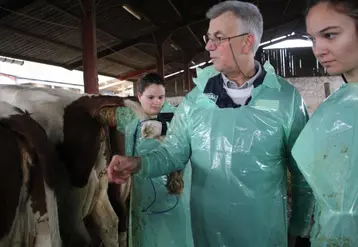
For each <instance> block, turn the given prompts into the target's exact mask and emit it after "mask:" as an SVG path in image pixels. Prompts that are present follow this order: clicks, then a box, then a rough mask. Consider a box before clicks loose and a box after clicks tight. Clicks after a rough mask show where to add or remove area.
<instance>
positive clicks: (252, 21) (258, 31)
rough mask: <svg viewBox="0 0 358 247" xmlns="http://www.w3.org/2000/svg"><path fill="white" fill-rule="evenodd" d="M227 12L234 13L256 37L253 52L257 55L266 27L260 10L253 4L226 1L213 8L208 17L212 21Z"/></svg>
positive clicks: (243, 25) (207, 14)
mask: <svg viewBox="0 0 358 247" xmlns="http://www.w3.org/2000/svg"><path fill="white" fill-rule="evenodd" d="M226 12H232V13H233V14H234V15H235V16H236V17H237V18H238V19H239V20H240V21H241V24H242V27H243V28H244V29H245V30H246V31H247V32H249V33H251V34H253V35H254V37H255V44H254V47H253V52H254V53H256V51H257V49H258V48H259V45H260V42H261V38H262V33H263V25H264V24H263V20H262V15H261V13H260V10H259V9H258V8H257V7H256V6H255V5H254V4H252V3H248V2H241V1H225V2H221V3H218V4H216V5H214V6H213V7H211V8H210V9H209V10H208V12H207V13H206V17H207V18H208V19H210V20H211V19H215V18H217V17H218V16H220V15H222V14H224V13H226Z"/></svg>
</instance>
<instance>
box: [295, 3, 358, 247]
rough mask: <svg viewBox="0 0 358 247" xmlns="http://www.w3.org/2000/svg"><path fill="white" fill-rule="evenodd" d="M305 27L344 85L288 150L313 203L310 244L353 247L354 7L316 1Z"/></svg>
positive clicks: (357, 91)
mask: <svg viewBox="0 0 358 247" xmlns="http://www.w3.org/2000/svg"><path fill="white" fill-rule="evenodd" d="M306 26H307V33H308V36H309V37H310V38H311V40H312V43H313V52H314V54H315V56H316V58H317V59H318V61H319V62H320V63H321V64H322V66H323V67H325V68H326V70H327V72H328V74H330V75H341V76H342V77H343V79H344V81H345V83H343V85H342V86H341V87H340V88H339V89H338V90H337V91H336V92H334V93H333V94H332V95H331V96H330V97H328V98H327V99H326V100H325V102H323V103H322V104H321V105H320V106H319V107H318V109H317V110H316V111H315V112H314V114H313V115H312V117H311V119H310V120H309V122H308V123H307V125H306V126H305V128H304V130H303V131H302V132H301V134H300V136H299V138H298V139H297V141H296V143H295V145H294V148H293V150H292V154H293V156H294V158H295V160H296V161H297V164H298V167H299V169H300V170H301V172H302V174H303V175H304V176H305V178H306V180H307V182H308V183H309V185H310V186H311V188H312V190H313V192H314V195H315V199H316V204H315V215H314V221H315V223H314V225H313V229H312V232H311V244H312V246H313V247H328V246H340V247H343V246H344V247H353V246H354V247H356V246H358V200H357V199H358V182H357V174H358V151H357V146H358V131H357V130H356V128H357V127H358V1H357V0H318V1H316V2H315V4H314V5H313V6H312V7H311V8H310V9H309V11H308V13H307V16H306ZM356 125H357V126H356Z"/></svg>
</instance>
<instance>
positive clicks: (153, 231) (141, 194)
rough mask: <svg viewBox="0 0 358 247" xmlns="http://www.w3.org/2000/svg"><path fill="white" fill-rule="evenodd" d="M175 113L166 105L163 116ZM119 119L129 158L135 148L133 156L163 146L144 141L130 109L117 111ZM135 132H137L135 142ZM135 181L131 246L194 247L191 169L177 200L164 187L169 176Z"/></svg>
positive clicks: (151, 140)
mask: <svg viewBox="0 0 358 247" xmlns="http://www.w3.org/2000/svg"><path fill="white" fill-rule="evenodd" d="M174 110H175V107H173V106H171V105H170V104H169V103H167V102H166V103H165V104H164V106H163V108H162V110H161V112H174ZM116 119H117V129H118V130H119V131H121V132H122V133H125V146H126V148H125V149H126V155H132V152H133V146H134V145H135V150H134V155H143V154H145V153H147V152H149V151H151V150H152V149H154V148H155V147H157V146H158V145H159V144H160V143H159V142H158V141H157V140H154V139H144V138H141V132H140V125H138V124H139V120H138V118H137V117H136V115H135V114H134V112H132V111H131V110H130V109H129V108H126V107H120V108H118V109H117V110H116ZM136 128H138V130H137V134H136V139H134V134H135V130H136ZM134 140H135V141H134ZM132 179H133V180H132V182H133V183H132V191H131V203H130V205H131V210H130V211H131V214H130V227H129V246H130V247H184V246H185V247H186V246H188V247H192V246H194V245H193V236H192V232H191V222H190V204H189V199H190V187H191V186H190V184H191V166H190V165H188V166H187V167H186V168H185V171H184V191H183V194H182V195H181V196H180V197H179V198H178V199H177V197H176V196H175V195H168V192H167V188H166V187H165V184H166V181H167V176H161V177H160V176H158V177H157V178H153V179H151V180H150V179H148V178H144V179H143V178H140V177H138V176H133V177H132ZM151 181H152V183H153V184H152V183H151ZM153 186H154V188H155V189H154V188H153ZM153 201H154V204H152V203H153ZM151 204H152V206H150V205H151ZM173 207H174V208H173ZM143 211H145V212H143ZM165 211H167V212H165Z"/></svg>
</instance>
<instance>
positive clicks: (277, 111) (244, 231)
mask: <svg viewBox="0 0 358 247" xmlns="http://www.w3.org/2000/svg"><path fill="white" fill-rule="evenodd" d="M264 69H265V70H266V72H267V74H266V75H265V77H264V80H263V82H262V84H261V85H259V86H257V87H255V88H254V89H253V91H252V95H251V96H252V99H251V101H250V102H249V103H248V105H245V106H241V107H238V108H219V107H218V106H217V105H216V103H215V99H216V98H215V95H213V94H210V95H208V94H204V93H203V92H204V88H205V86H206V84H207V82H208V79H209V78H211V77H213V76H215V75H217V74H218V72H217V71H215V69H214V68H213V67H207V68H205V69H204V70H201V69H198V70H197V78H194V82H195V83H196V87H195V88H194V89H193V90H192V91H191V92H190V93H189V94H188V95H186V97H185V98H184V100H183V101H182V102H181V104H180V105H179V106H178V109H177V110H176V112H175V116H174V118H173V119H172V122H171V125H170V127H169V130H168V133H167V135H166V139H165V140H164V143H163V144H162V145H160V146H158V147H157V148H156V149H155V150H153V151H151V152H149V153H147V154H146V155H141V158H142V168H141V170H140V172H139V173H138V175H139V176H141V177H157V176H160V175H163V174H167V173H169V172H171V171H174V170H177V169H183V168H184V167H185V165H186V164H187V163H188V161H189V160H190V161H191V165H192V184H191V186H192V188H191V198H190V203H191V208H190V210H191V220H192V230H193V237H194V244H195V247H224V246H225V247H287V234H288V231H289V232H290V234H291V235H301V236H305V235H306V234H307V231H308V229H309V226H310V218H311V214H312V210H313V195H312V192H311V189H310V188H309V186H308V184H307V183H306V181H305V179H304V177H303V176H302V174H301V173H300V172H299V170H298V169H297V166H296V164H295V162H294V160H293V158H292V156H291V155H290V154H291V152H290V151H291V148H292V146H293V144H294V142H295V141H296V138H297V136H298V135H299V133H300V132H301V130H302V129H303V127H304V125H305V124H306V122H307V120H308V114H307V111H306V107H305V105H304V103H303V100H302V97H301V96H300V94H299V93H298V91H297V90H296V89H295V87H293V86H292V85H291V84H289V83H288V82H287V81H285V80H284V79H282V78H281V77H279V76H277V75H276V74H275V72H274V69H273V67H272V66H271V65H269V64H266V65H265V68H264ZM287 167H288V168H289V170H290V171H291V173H292V186H293V188H292V193H293V201H292V217H291V220H290V227H289V229H288V227H287V214H286V207H287V206H286V205H287V204H286V201H287V200H286V199H287V197H286V178H287V174H286V171H287V169H286V168H287Z"/></svg>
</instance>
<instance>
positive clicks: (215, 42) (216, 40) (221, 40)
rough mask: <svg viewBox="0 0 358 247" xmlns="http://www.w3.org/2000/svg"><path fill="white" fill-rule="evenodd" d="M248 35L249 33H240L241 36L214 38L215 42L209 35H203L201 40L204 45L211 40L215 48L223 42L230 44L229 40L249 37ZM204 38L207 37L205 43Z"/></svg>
mask: <svg viewBox="0 0 358 247" xmlns="http://www.w3.org/2000/svg"><path fill="white" fill-rule="evenodd" d="M249 34H250V33H242V34H238V35H234V36H231V37H226V38H221V37H216V38H215V40H214V39H212V38H210V37H209V35H207V34H204V35H203V40H204V43H205V45H206V44H207V43H208V42H209V41H210V40H211V42H213V44H214V45H215V46H219V45H221V43H222V42H223V41H225V40H229V42H230V40H231V39H234V38H238V37H241V36H245V35H249ZM206 37H208V41H206ZM218 42H219V43H218Z"/></svg>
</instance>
